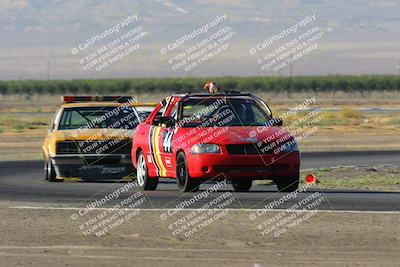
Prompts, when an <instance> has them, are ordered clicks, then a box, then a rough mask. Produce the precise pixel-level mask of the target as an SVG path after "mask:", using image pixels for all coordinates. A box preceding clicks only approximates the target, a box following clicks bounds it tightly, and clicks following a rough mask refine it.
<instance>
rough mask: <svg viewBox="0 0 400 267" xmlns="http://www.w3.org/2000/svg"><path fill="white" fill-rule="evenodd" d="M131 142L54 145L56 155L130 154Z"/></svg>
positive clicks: (80, 141) (116, 141)
mask: <svg viewBox="0 0 400 267" xmlns="http://www.w3.org/2000/svg"><path fill="white" fill-rule="evenodd" d="M131 149H132V141H131V140H99V141H84V140H76V141H64V142H58V143H57V145H56V153H57V154H84V155H86V154H130V153H131Z"/></svg>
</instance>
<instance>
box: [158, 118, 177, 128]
mask: <svg viewBox="0 0 400 267" xmlns="http://www.w3.org/2000/svg"><path fill="white" fill-rule="evenodd" d="M153 123H154V124H165V125H166V126H167V127H174V126H175V123H176V121H175V119H174V118H172V117H170V116H160V117H155V118H154V120H153Z"/></svg>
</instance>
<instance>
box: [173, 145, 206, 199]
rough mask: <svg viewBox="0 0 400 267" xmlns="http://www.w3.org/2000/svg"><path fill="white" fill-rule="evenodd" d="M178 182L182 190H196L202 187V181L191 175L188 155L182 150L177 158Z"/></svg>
mask: <svg viewBox="0 0 400 267" xmlns="http://www.w3.org/2000/svg"><path fill="white" fill-rule="evenodd" d="M176 183H177V184H178V187H179V190H181V191H182V192H195V191H197V190H199V187H200V181H199V180H198V179H193V178H191V177H190V175H189V171H188V167H187V161H186V156H185V154H183V153H182V152H180V153H179V154H178V157H177V158H176Z"/></svg>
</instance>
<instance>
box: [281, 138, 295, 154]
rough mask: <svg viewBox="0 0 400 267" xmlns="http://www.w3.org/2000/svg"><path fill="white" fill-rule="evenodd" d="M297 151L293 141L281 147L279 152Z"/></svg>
mask: <svg viewBox="0 0 400 267" xmlns="http://www.w3.org/2000/svg"><path fill="white" fill-rule="evenodd" d="M292 151H299V147H298V146H297V143H296V141H295V140H294V139H292V140H290V141H288V142H286V143H284V144H283V145H281V152H292Z"/></svg>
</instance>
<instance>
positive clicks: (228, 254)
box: [0, 208, 400, 266]
mask: <svg viewBox="0 0 400 267" xmlns="http://www.w3.org/2000/svg"><path fill="white" fill-rule="evenodd" d="M96 212H97V211H96ZM100 212H101V211H99V213H100ZM181 212H182V213H185V212H187V213H188V212H190V211H184V212H183V211H181ZM204 212H206V211H204ZM72 213H74V211H73V210H46V209H10V208H0V217H1V218H2V220H1V222H0V234H1V236H2V238H1V239H0V259H1V261H0V266H17V265H23V266H25V265H29V266H67V265H73V266H109V265H114V266H155V265H156V266H188V265H191V266H217V265H218V266H228V265H229V266H282V265H285V266H296V265H308V266H320V265H321V266H322V265H324V266H344V265H351V266H355V265H356V266H358V265H360V266H377V265H380V266H395V265H397V264H398V254H399V247H400V234H399V232H398V227H397V225H398V221H399V219H400V214H399V213H397V214H390V213H387V214H385V213H343V212H341V213H327V212H322V213H317V214H314V215H313V216H310V217H308V218H307V219H306V220H304V221H303V222H301V223H300V224H298V225H296V226H293V227H292V228H291V229H289V230H288V231H286V232H285V233H283V234H281V235H279V236H277V237H275V236H274V235H273V234H268V235H265V236H263V235H262V234H261V233H260V231H259V230H258V225H259V224H260V223H263V221H265V220H266V219H268V218H272V217H274V216H276V215H277V214H278V213H279V211H274V212H271V211H269V212H268V213H266V214H264V215H263V216H259V217H258V218H257V219H256V220H254V221H250V220H249V215H250V213H252V211H229V212H228V213H227V214H226V216H224V217H221V219H219V220H217V221H215V222H214V223H212V224H209V225H208V226H207V227H204V228H203V229H201V230H200V231H198V232H196V233H194V234H193V235H191V236H190V237H188V238H185V237H184V236H181V235H178V236H173V235H172V234H171V231H170V230H169V227H168V226H169V225H170V223H171V221H168V220H166V221H161V220H160V214H161V211H151V210H144V211H140V213H139V214H137V215H136V216H135V217H133V218H132V219H131V220H129V221H126V222H125V223H123V224H121V225H119V226H118V227H116V228H115V229H113V230H112V231H110V232H108V233H107V234H106V235H103V236H100V237H96V236H95V235H87V236H85V235H84V234H83V233H82V231H80V230H79V228H78V227H77V225H76V224H74V223H73V221H72V220H71V218H70V217H71V214H72ZM304 218H305V217H304Z"/></svg>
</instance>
